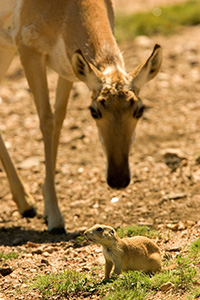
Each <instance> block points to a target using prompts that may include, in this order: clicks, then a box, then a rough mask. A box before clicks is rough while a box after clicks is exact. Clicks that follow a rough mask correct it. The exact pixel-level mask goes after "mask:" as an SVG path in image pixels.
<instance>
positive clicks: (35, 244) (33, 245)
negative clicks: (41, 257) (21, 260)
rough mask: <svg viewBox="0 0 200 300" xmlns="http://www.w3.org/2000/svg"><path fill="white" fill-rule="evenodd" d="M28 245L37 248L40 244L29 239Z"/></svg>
mask: <svg viewBox="0 0 200 300" xmlns="http://www.w3.org/2000/svg"><path fill="white" fill-rule="evenodd" d="M26 245H27V247H33V248H37V247H38V246H39V244H37V243H33V242H30V241H28V242H27V244H26Z"/></svg>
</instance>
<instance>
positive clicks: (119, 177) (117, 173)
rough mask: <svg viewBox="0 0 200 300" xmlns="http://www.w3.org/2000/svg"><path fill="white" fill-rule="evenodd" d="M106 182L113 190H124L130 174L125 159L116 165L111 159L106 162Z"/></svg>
mask: <svg viewBox="0 0 200 300" xmlns="http://www.w3.org/2000/svg"><path fill="white" fill-rule="evenodd" d="M106 180H107V183H108V185H109V186H110V187H111V188H113V189H119V190H120V189H124V188H126V187H127V186H128V185H129V183H130V180H131V173H130V168H129V163H128V156H127V158H125V159H123V161H122V162H121V163H120V164H118V163H116V162H115V161H114V160H113V159H109V160H108V165H107V174H106Z"/></svg>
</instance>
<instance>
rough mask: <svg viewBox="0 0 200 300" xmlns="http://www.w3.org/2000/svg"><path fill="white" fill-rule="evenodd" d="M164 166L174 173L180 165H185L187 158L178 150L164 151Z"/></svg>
mask: <svg viewBox="0 0 200 300" xmlns="http://www.w3.org/2000/svg"><path fill="white" fill-rule="evenodd" d="M162 155H163V157H164V159H165V163H166V165H167V166H168V167H169V168H170V169H172V171H175V170H176V169H177V168H178V167H179V166H180V165H186V164H187V158H186V157H185V155H184V153H183V152H182V151H181V150H180V149H165V150H164V151H163V152H162Z"/></svg>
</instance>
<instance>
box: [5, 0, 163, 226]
mask: <svg viewBox="0 0 200 300" xmlns="http://www.w3.org/2000/svg"><path fill="white" fill-rule="evenodd" d="M113 30H114V12H113V3H112V1H111V0H59V1H53V0H34V1H33V0H6V1H5V0H0V80H1V79H2V78H3V76H4V74H5V72H6V71H7V69H8V67H9V65H10V62H11V61H12V59H13V56H14V54H15V52H16V50H18V52H19V55H20V58H21V62H22V65H23V67H24V71H25V75H26V77H27V80H28V83H29V86H30V89H31V91H32V93H33V97H34V101H35V104H36V108H37V111H38V115H39V119H40V128H41V131H42V134H43V138H44V149H45V163H46V179H45V184H44V197H45V212H44V214H45V217H47V220H48V229H49V230H50V231H53V230H57V229H59V230H61V231H63V229H64V221H63V218H62V215H61V213H60V210H59V207H58V203H57V197H56V192H55V185H54V171H55V165H56V156H57V147H58V142H59V136H60V130H61V127H62V124H63V121H64V118H65V114H66V108H67V102H68V97H69V93H70V90H71V87H72V84H73V82H74V81H78V80H81V81H83V82H85V83H86V85H87V86H88V88H89V89H90V90H91V99H92V103H91V107H90V108H91V114H92V116H93V118H95V120H96V124H97V127H98V130H99V136H100V139H101V141H102V145H103V148H104V150H105V154H106V157H107V182H108V184H109V185H110V186H111V187H112V188H124V187H126V186H127V185H128V184H129V182H130V170H129V163H128V156H129V152H130V147H131V143H132V138H133V136H134V132H135V127H136V124H137V121H138V118H139V117H140V116H141V114H142V105H141V101H140V100H139V98H138V93H139V90H140V88H141V87H142V86H143V85H144V84H145V82H147V81H148V80H150V79H152V78H153V77H154V76H155V75H156V74H157V72H158V70H159V67H160V64H161V48H160V47H159V46H155V48H154V51H153V52H152V54H151V56H150V57H149V58H148V60H147V61H146V62H145V63H144V64H142V65H141V66H139V67H138V68H137V70H136V71H135V72H134V73H132V74H127V73H126V71H125V67H124V62H123V58H122V55H121V53H120V51H119V48H118V46H117V44H116V41H115V39H114V37H113ZM46 65H48V66H50V67H51V68H52V69H53V70H55V71H56V72H57V73H58V75H59V79H58V85H57V91H56V92H57V93H56V101H55V111H54V112H52V111H51V108H50V104H49V95H48V86H47V78H46ZM0 159H1V161H2V163H3V165H4V168H5V170H6V173H7V176H8V180H9V184H10V188H11V192H12V194H13V199H14V200H15V202H16V204H17V205H18V208H19V210H20V212H21V214H22V215H31V216H33V215H34V214H35V210H34V201H33V199H32V197H31V196H30V194H29V193H28V192H27V191H26V190H25V187H24V185H23V183H22V181H21V179H20V178H19V175H18V174H17V172H16V170H15V168H14V166H13V163H12V161H11V159H10V157H9V154H8V152H7V150H6V148H5V145H4V142H3V140H2V138H1V136H0Z"/></svg>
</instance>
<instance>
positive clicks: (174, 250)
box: [165, 246, 182, 252]
mask: <svg viewBox="0 0 200 300" xmlns="http://www.w3.org/2000/svg"><path fill="white" fill-rule="evenodd" d="M181 250H182V248H181V247H180V246H174V247H171V248H167V249H165V251H166V252H180V251H181Z"/></svg>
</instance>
